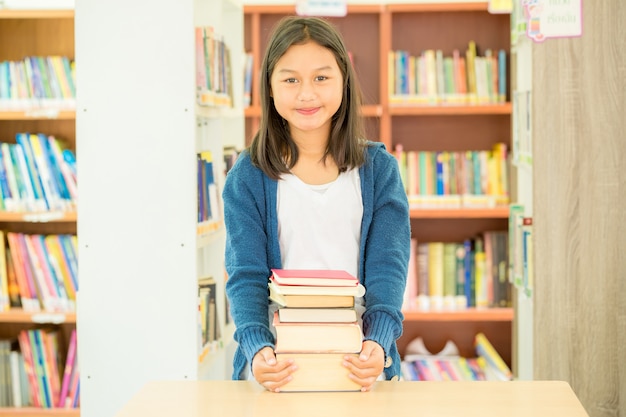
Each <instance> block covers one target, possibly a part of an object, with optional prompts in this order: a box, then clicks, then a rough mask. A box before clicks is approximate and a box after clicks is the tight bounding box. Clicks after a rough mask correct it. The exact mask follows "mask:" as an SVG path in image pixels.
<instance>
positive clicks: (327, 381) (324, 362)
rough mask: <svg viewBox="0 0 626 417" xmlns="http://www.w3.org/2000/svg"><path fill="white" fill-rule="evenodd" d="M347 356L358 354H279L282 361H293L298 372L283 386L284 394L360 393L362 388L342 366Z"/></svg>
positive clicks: (278, 356) (277, 356)
mask: <svg viewBox="0 0 626 417" xmlns="http://www.w3.org/2000/svg"><path fill="white" fill-rule="evenodd" d="M346 355H352V356H355V357H356V356H357V354H356V353H277V354H276V359H277V360H278V361H279V362H280V361H284V360H288V359H293V360H294V363H295V364H296V365H297V366H298V370H297V371H296V372H294V373H293V374H292V376H293V379H292V380H291V381H289V382H288V383H287V384H285V385H283V386H282V387H281V388H280V390H281V391H282V392H306V391H360V390H361V386H360V385H359V384H357V383H356V382H354V381H353V380H351V379H350V378H349V377H348V374H349V373H350V371H349V370H348V369H347V368H345V367H344V366H343V365H342V362H343V358H344V356H346Z"/></svg>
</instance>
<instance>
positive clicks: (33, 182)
mask: <svg viewBox="0 0 626 417" xmlns="http://www.w3.org/2000/svg"><path fill="white" fill-rule="evenodd" d="M15 140H16V143H7V142H2V143H0V210H6V211H13V212H15V211H27V212H40V211H49V210H60V211H70V210H75V209H76V200H77V198H78V185H77V184H78V183H77V174H76V158H75V155H74V153H73V151H71V150H70V149H68V148H67V147H66V146H64V145H63V143H62V142H61V141H60V140H59V139H57V138H55V137H54V136H48V135H45V134H43V133H37V134H34V133H18V134H17V135H16V137H15Z"/></svg>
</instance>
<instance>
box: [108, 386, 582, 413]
mask: <svg viewBox="0 0 626 417" xmlns="http://www.w3.org/2000/svg"><path fill="white" fill-rule="evenodd" d="M144 416H150V417H172V416H176V417H186V416H197V417H240V416H246V417H247V416H252V417H282V416H284V417H309V416H310V417H313V416H315V417H369V416H371V417H381V416H390V417H397V416H415V417H429V416H437V417H444V416H450V417H452V416H454V417H459V416H463V417H471V416H475V417H489V416H494V417H495V416H497V417H503V416H506V417H516V416H524V417H527V416H528V417H554V416H568V417H579V416H581V417H582V416H587V417H588V414H587V413H586V412H585V410H584V408H583V406H582V405H581V403H580V401H579V400H578V398H577V397H576V395H575V394H574V392H573V391H572V389H571V388H570V386H569V385H568V384H567V383H566V382H561V381H512V382H489V381H480V382H460V381H454V382H388V381H385V382H378V383H377V384H376V385H375V387H374V389H373V390H372V391H370V392H326V393H321V392H315V393H286V392H285V393H272V392H268V391H265V390H263V389H262V388H261V387H260V386H259V385H258V384H256V383H255V382H251V381H163V382H159V381H157V382H151V383H148V384H147V385H146V386H145V387H143V388H142V389H141V390H140V391H139V392H138V393H137V395H135V396H134V397H133V398H132V399H131V400H130V401H129V402H128V403H127V404H126V405H125V406H124V407H123V408H122V409H121V410H120V412H119V413H118V414H117V416H116V417H144Z"/></svg>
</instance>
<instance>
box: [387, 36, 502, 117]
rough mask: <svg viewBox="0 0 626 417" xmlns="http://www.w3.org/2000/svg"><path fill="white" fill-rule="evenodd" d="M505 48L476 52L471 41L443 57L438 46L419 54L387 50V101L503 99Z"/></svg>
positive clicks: (423, 102) (429, 102) (458, 102)
mask: <svg viewBox="0 0 626 417" xmlns="http://www.w3.org/2000/svg"><path fill="white" fill-rule="evenodd" d="M506 60H507V57H506V51H505V50H503V49H501V50H499V51H493V50H491V49H485V51H484V52H483V55H482V56H480V55H478V54H477V47H476V43H475V42H474V41H470V42H469V44H468V47H467V49H466V50H465V51H464V52H461V51H460V50H459V49H454V50H453V51H452V54H451V55H448V56H444V53H443V51H442V50H441V49H426V50H424V51H422V52H421V53H420V54H419V55H417V56H416V55H411V54H410V53H409V52H408V51H404V50H397V51H390V52H389V55H388V66H389V92H390V95H391V96H390V103H391V104H417V105H440V104H456V105H466V104H493V103H503V102H505V101H506V95H507V84H506V68H507V64H506Z"/></svg>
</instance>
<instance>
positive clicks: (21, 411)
mask: <svg viewBox="0 0 626 417" xmlns="http://www.w3.org/2000/svg"><path fill="white" fill-rule="evenodd" d="M0 416H7V417H8V416H11V417H42V416H46V417H47V416H54V417H79V416H80V410H78V409H67V408H45V409H44V408H36V407H24V408H0Z"/></svg>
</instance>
